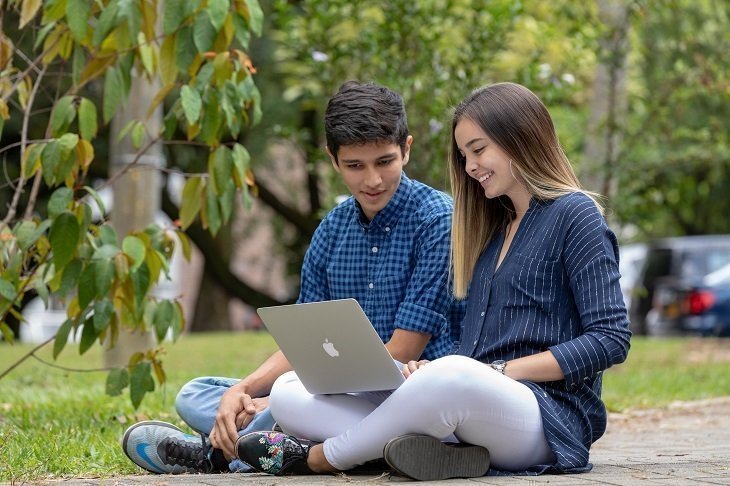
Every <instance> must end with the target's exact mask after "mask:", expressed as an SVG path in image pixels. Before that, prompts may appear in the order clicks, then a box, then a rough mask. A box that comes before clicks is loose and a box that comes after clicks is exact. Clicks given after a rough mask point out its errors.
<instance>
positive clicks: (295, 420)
mask: <svg viewBox="0 0 730 486" xmlns="http://www.w3.org/2000/svg"><path fill="white" fill-rule="evenodd" d="M270 407H271V412H272V414H273V416H274V419H276V421H277V423H278V424H279V426H280V427H281V428H282V430H283V431H284V432H285V433H287V434H291V435H294V436H296V437H301V438H305V439H310V440H314V441H324V454H325V457H326V458H327V460H328V461H329V463H330V464H332V465H333V466H334V467H336V468H337V469H339V470H347V469H351V468H352V467H354V466H356V465H358V464H363V463H364V462H367V461H370V460H373V459H377V458H380V457H383V448H384V447H385V444H386V443H387V442H388V441H389V440H390V439H392V438H394V437H398V436H400V435H404V434H413V433H416V434H426V435H430V436H433V437H438V438H440V439H442V440H447V441H449V440H454V438H456V439H457V440H458V441H460V442H466V443H469V444H475V445H480V446H483V447H486V448H487V449H488V450H489V454H490V460H491V465H492V467H495V468H497V469H501V470H506V471H521V470H524V469H526V468H528V467H530V466H532V465H536V464H549V463H552V462H554V459H553V453H552V451H551V450H550V447H549V446H548V444H547V441H546V440H545V435H544V432H543V426H542V417H541V415H540V408H539V406H538V404H537V400H536V399H535V396H534V394H533V392H532V390H531V389H530V388H528V387H527V386H525V385H523V384H522V383H520V382H518V381H515V380H512V379H511V378H507V377H506V376H504V375H502V374H500V373H499V372H497V371H495V370H494V369H492V368H491V367H490V366H488V365H485V364H484V363H481V362H479V361H476V360H474V359H471V358H467V357H464V356H446V357H444V358H439V359H437V360H434V361H431V362H430V363H428V364H427V365H426V366H424V367H422V368H419V369H418V370H417V371H416V372H414V373H413V374H412V375H411V376H410V377H409V378H408V379H407V380H406V381H405V382H404V383H403V384H402V385H401V386H400V387H399V388H398V389H396V390H394V391H392V392H367V393H359V394H342V395H312V394H310V393H308V392H307V391H306V390H305V389H304V387H303V386H302V384H301V382H300V381H299V379H298V378H297V376H296V374H295V373H294V372H289V373H286V374H284V375H282V376H281V377H279V379H278V380H276V382H275V383H274V386H273V388H272V390H271V396H270ZM426 460H427V459H426Z"/></svg>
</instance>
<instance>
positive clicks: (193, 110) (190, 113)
mask: <svg viewBox="0 0 730 486" xmlns="http://www.w3.org/2000/svg"><path fill="white" fill-rule="evenodd" d="M180 100H181V102H182V107H183V112H184V113H185V118H186V119H187V121H188V124H190V125H193V124H195V122H197V121H198V118H200V110H201V109H202V108H203V102H202V100H201V99H200V93H198V91H197V90H195V89H193V88H191V87H190V86H188V85H185V86H183V87H182V89H181V90H180Z"/></svg>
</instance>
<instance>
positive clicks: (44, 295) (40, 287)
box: [33, 275, 50, 308]
mask: <svg viewBox="0 0 730 486" xmlns="http://www.w3.org/2000/svg"><path fill="white" fill-rule="evenodd" d="M33 288H34V289H35V291H36V293H37V294H38V297H40V298H41V300H42V301H43V304H44V305H45V306H46V308H48V299H49V297H50V295H49V293H48V286H47V285H46V284H45V282H44V281H43V278H42V277H41V276H40V275H38V276H37V277H36V278H35V281H34V283H33Z"/></svg>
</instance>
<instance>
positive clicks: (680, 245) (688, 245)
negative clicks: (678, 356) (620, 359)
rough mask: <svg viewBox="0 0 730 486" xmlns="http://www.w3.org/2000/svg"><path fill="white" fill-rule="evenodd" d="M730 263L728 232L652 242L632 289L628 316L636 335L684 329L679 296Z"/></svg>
mask: <svg viewBox="0 0 730 486" xmlns="http://www.w3.org/2000/svg"><path fill="white" fill-rule="evenodd" d="M728 264H730V235H705V236H683V237H676V238H663V239H659V240H655V241H652V242H650V243H649V244H648V246H647V251H646V259H645V260H644V264H643V266H642V268H641V271H640V275H639V279H638V282H637V285H636V286H635V287H634V289H633V290H632V292H631V295H632V298H631V307H630V309H629V317H630V320H631V329H632V331H634V332H635V333H636V334H657V335H668V334H679V333H682V332H684V328H683V327H682V324H681V322H682V321H681V319H680V316H681V315H682V306H683V304H682V301H681V297H680V295H683V294H682V292H683V291H684V290H686V289H689V288H693V287H694V286H698V285H701V283H702V279H703V278H704V277H705V276H707V275H709V274H711V273H713V272H715V271H718V270H720V269H721V268H723V267H725V266H726V265H728Z"/></svg>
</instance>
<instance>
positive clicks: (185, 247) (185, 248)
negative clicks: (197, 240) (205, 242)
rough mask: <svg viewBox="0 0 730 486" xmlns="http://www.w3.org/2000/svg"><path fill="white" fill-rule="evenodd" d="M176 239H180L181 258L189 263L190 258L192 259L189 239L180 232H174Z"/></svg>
mask: <svg viewBox="0 0 730 486" xmlns="http://www.w3.org/2000/svg"><path fill="white" fill-rule="evenodd" d="M175 233H176V234H177V237H178V238H179V239H180V247H181V249H182V252H183V256H184V257H185V260H187V261H190V258H191V257H192V251H193V249H192V247H191V246H190V239H189V238H188V236H187V235H186V234H185V233H184V232H182V231H176V232H175Z"/></svg>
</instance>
